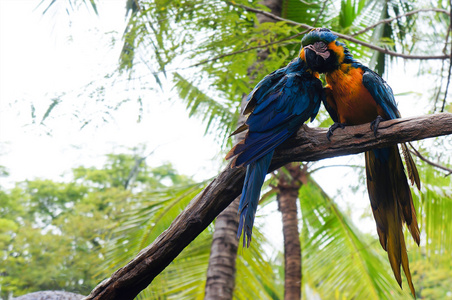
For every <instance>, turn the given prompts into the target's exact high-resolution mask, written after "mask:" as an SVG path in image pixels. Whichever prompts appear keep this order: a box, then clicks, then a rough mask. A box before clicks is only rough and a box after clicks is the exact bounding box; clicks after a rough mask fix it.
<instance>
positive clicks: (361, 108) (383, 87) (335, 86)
mask: <svg viewBox="0 0 452 300" xmlns="http://www.w3.org/2000/svg"><path fill="white" fill-rule="evenodd" d="M336 39H337V36H336V35H334V34H333V33H332V32H331V31H330V30H328V29H325V28H317V29H314V30H312V31H311V32H309V33H308V34H307V35H305V36H304V37H303V39H302V45H303V47H304V49H305V56H306V62H307V65H308V67H309V68H310V69H311V70H313V71H315V72H319V73H325V79H326V82H327V86H326V87H325V93H326V101H325V102H324V105H325V107H326V109H327V110H328V112H329V114H330V116H331V118H332V119H333V121H334V122H335V124H334V125H333V126H331V128H330V130H329V131H328V134H327V137H328V139H330V137H331V136H332V135H333V131H334V130H335V129H337V128H338V127H341V128H343V127H344V126H345V125H357V124H364V123H368V122H371V129H373V130H374V133H375V135H376V134H377V129H378V125H379V122H380V121H381V120H389V119H395V118H400V113H399V111H398V109H397V104H396V102H395V99H394V95H393V92H392V89H391V88H390V87H389V85H388V84H387V83H386V82H385V81H384V80H383V79H382V78H381V77H380V76H379V75H378V74H376V73H375V72H373V71H372V70H370V69H369V68H368V67H366V66H364V65H362V64H361V63H359V62H358V61H357V60H355V59H354V58H353V56H352V55H351V53H350V51H349V50H348V49H347V47H346V46H345V44H343V43H341V42H338V41H337V40H336ZM401 147H402V151H403V154H404V157H405V161H406V164H407V170H408V175H409V178H410V180H411V183H412V184H413V185H414V184H416V185H417V187H418V188H419V189H420V180H419V175H418V172H417V169H416V165H415V164H414V161H413V159H412V157H411V155H410V153H409V152H408V149H407V147H406V145H405V144H401ZM365 158H366V175H367V189H368V193H369V198H370V203H371V206H372V211H373V214H374V218H375V221H376V224H377V232H378V235H379V238H380V244H381V246H382V247H383V249H384V250H386V251H387V253H388V258H389V262H390V264H391V268H392V270H393V272H394V276H395V278H396V279H397V282H398V283H399V285H400V287H402V278H401V274H400V265H402V268H403V271H404V273H405V275H406V277H407V279H408V284H409V287H410V289H411V293H412V294H413V296H414V297H415V290H414V286H413V282H412V280H411V273H410V268H409V263H408V256H407V251H406V246H405V239H404V235H403V232H402V225H403V223H405V224H406V225H407V227H408V229H409V231H410V232H411V235H412V236H413V239H414V240H415V241H416V243H417V244H418V245H419V241H420V237H419V227H418V224H417V219H416V212H415V209H414V205H413V199H412V196H411V191H410V188H409V185H408V180H407V177H406V175H405V170H404V167H403V164H402V159H401V157H400V153H399V149H398V146H397V145H395V146H391V147H387V148H381V149H373V150H371V151H367V152H366V153H365Z"/></svg>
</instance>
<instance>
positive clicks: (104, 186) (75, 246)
mask: <svg viewBox="0 0 452 300" xmlns="http://www.w3.org/2000/svg"><path fill="white" fill-rule="evenodd" d="M73 174H74V181H73V182H56V181H52V180H43V179H35V180H31V181H25V182H19V183H17V184H16V186H15V187H13V188H11V189H9V190H0V251H1V252H0V253H1V256H0V274H1V276H0V287H1V288H0V298H2V299H7V295H8V294H10V293H11V294H13V295H14V296H19V295H21V294H25V293H29V292H33V291H39V290H60V289H64V290H67V291H72V292H77V293H81V294H88V293H89V292H90V291H91V289H92V288H93V287H94V286H95V285H96V284H97V283H98V281H99V279H98V278H99V277H100V278H102V277H104V276H105V273H96V272H98V270H97V269H96V268H95V267H94V266H99V265H101V264H102V262H103V261H104V259H105V257H106V256H107V255H108V249H107V248H106V246H107V245H109V244H110V243H109V240H110V239H111V238H112V237H113V236H114V235H113V232H114V230H115V228H117V227H118V226H120V224H121V223H122V222H124V218H125V217H127V213H128V212H130V210H131V209H137V208H139V207H143V203H142V202H144V200H145V199H146V198H147V197H149V196H150V195H151V192H150V191H152V190H155V189H161V188H166V187H167V186H172V185H175V184H185V185H187V184H190V182H191V180H190V179H189V178H188V177H186V176H182V175H179V174H177V172H176V171H175V170H174V168H173V167H172V166H171V165H169V164H166V165H162V166H159V167H156V168H150V167H149V166H147V165H146V164H145V160H144V159H143V157H136V156H134V155H130V154H110V155H107V162H106V164H105V165H104V166H103V167H102V168H86V167H78V168H76V169H74V170H73ZM126 182H127V183H128V184H127V185H126V184H125V183H126ZM126 187H127V188H126ZM179 208H180V207H179ZM165 209H169V208H168V207H165ZM158 229H159V230H161V231H163V230H164V228H162V227H158ZM161 231H159V232H158V234H159V233H160V232H161ZM109 274H110V273H108V275H109ZM96 275H97V276H99V277H96Z"/></svg>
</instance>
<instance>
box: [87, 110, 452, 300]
mask: <svg viewBox="0 0 452 300" xmlns="http://www.w3.org/2000/svg"><path fill="white" fill-rule="evenodd" d="M326 132H327V130H326V129H323V128H309V127H307V126H303V127H302V128H300V130H299V131H298V132H297V135H296V136H294V137H293V138H291V139H289V140H287V141H286V142H285V143H283V144H282V145H281V146H280V147H278V149H277V150H276V151H275V154H274V157H273V160H272V164H271V166H270V170H269V172H271V171H273V170H275V169H277V168H279V167H281V166H283V165H285V164H287V163H289V162H293V161H316V160H321V159H325V158H330V157H335V156H343V155H350V154H356V153H360V152H363V151H368V150H370V149H372V148H376V147H386V146H389V145H393V144H396V143H401V142H409V141H414V140H420V139H425V138H429V137H436V136H441V135H448V134H452V114H450V113H442V114H435V115H427V116H420V117H412V118H406V119H396V120H390V121H385V122H381V123H380V126H379V130H378V135H377V137H376V138H375V136H374V134H373V131H372V130H371V129H370V124H363V125H359V126H350V127H346V128H345V129H343V130H336V131H335V132H334V135H333V137H332V141H331V142H329V141H328V140H327V138H326ZM244 176H245V168H243V167H242V168H230V166H229V165H228V166H227V167H226V168H225V169H224V170H223V171H222V172H221V173H220V174H219V175H218V176H217V177H216V178H215V179H214V180H213V181H212V182H211V183H210V184H209V185H208V186H207V187H206V188H205V189H204V190H203V191H202V192H201V193H200V194H199V195H197V196H196V197H195V198H194V199H193V200H192V201H191V202H190V204H189V205H188V206H187V207H186V208H185V210H184V211H183V212H182V213H181V214H180V215H179V216H178V217H177V218H176V219H175V220H174V221H173V223H172V224H171V225H170V227H169V228H168V229H167V230H166V231H164V232H163V233H162V234H161V235H160V236H159V237H158V238H157V239H156V240H155V241H154V242H153V243H152V244H151V245H149V246H148V247H146V248H145V249H143V250H142V251H141V252H140V253H139V254H138V255H137V256H136V257H135V258H134V259H133V260H131V261H130V262H129V263H128V264H127V265H126V266H124V267H123V268H121V269H119V270H117V271H116V272H115V273H113V274H112V276H111V277H110V278H108V279H106V280H104V281H103V282H102V283H100V284H99V285H98V286H97V287H96V288H95V289H94V290H93V291H92V292H91V294H90V295H89V296H88V297H86V298H85V300H92V299H97V300H101V299H105V300H107V299H108V300H115V299H117V300H126V299H133V298H134V297H135V296H136V295H138V293H139V292H140V291H141V290H143V289H144V288H146V287H147V286H148V285H149V284H150V283H151V282H152V280H153V279H154V278H155V277H156V276H157V275H158V274H159V273H160V272H162V271H163V270H164V269H165V268H166V266H168V265H169V264H170V263H171V261H173V260H174V259H175V258H176V257H177V255H178V254H179V253H180V252H181V251H182V250H183V249H184V248H185V247H186V246H187V245H188V244H190V242H191V241H192V240H193V239H194V238H195V237H196V236H197V235H199V234H200V233H201V232H202V231H203V230H204V229H205V228H206V227H207V226H208V225H209V224H210V223H211V222H212V221H213V220H214V218H215V217H216V216H217V215H218V214H219V213H220V212H221V211H222V210H223V209H224V208H225V207H226V206H228V204H229V203H230V202H232V201H233V200H234V199H235V198H236V197H237V196H238V195H239V194H240V191H241V189H242V185H243V179H244Z"/></svg>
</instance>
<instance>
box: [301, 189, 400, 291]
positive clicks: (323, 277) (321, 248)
mask: <svg viewBox="0 0 452 300" xmlns="http://www.w3.org/2000/svg"><path fill="white" fill-rule="evenodd" d="M299 197H300V207H301V214H302V215H301V219H300V221H301V224H302V233H301V243H302V249H303V250H302V251H303V274H304V276H303V278H304V280H305V282H306V283H307V284H309V286H310V287H311V288H313V289H314V290H315V291H316V292H317V293H319V295H320V296H321V297H322V298H325V299H342V298H343V299H390V298H391V299H394V297H396V295H399V294H400V289H399V287H398V285H397V282H396V281H395V280H394V279H393V278H392V273H390V272H391V268H390V266H389V263H388V262H387V261H385V257H384V256H385V255H384V254H383V253H382V252H383V251H378V250H377V249H378V247H379V244H378V242H377V240H376V239H371V238H369V237H367V236H365V235H364V234H362V233H360V231H359V230H358V229H357V228H356V227H355V226H354V225H353V223H352V222H351V220H349V218H348V217H347V216H346V215H345V214H344V213H343V212H341V211H340V209H339V208H338V206H337V204H335V203H334V201H333V200H332V199H330V198H329V197H328V196H327V195H326V194H325V192H323V191H322V189H321V188H320V187H319V186H318V185H317V184H316V183H315V182H313V181H312V180H310V181H309V182H308V184H305V185H303V186H302V188H301V189H300V195H299ZM352 278H353V279H352Z"/></svg>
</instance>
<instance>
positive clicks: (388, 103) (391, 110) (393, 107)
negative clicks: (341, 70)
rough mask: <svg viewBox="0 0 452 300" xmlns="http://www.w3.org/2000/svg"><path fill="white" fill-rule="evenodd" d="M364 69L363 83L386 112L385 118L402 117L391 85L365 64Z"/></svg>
mask: <svg viewBox="0 0 452 300" xmlns="http://www.w3.org/2000/svg"><path fill="white" fill-rule="evenodd" d="M362 69H363V70H364V74H363V85H364V86H365V87H366V89H367V90H368V91H369V93H370V94H371V95H372V97H373V98H374V100H375V102H377V104H378V105H379V106H381V108H383V110H384V112H385V113H386V115H385V116H382V117H383V118H385V119H397V118H400V112H399V110H398V109H397V104H396V102H395V99H394V94H393V92H392V89H391V87H390V86H389V85H388V84H387V83H386V81H384V80H383V78H381V77H380V76H379V75H378V74H377V73H375V72H374V71H372V70H370V69H369V68H367V67H364V66H362Z"/></svg>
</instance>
